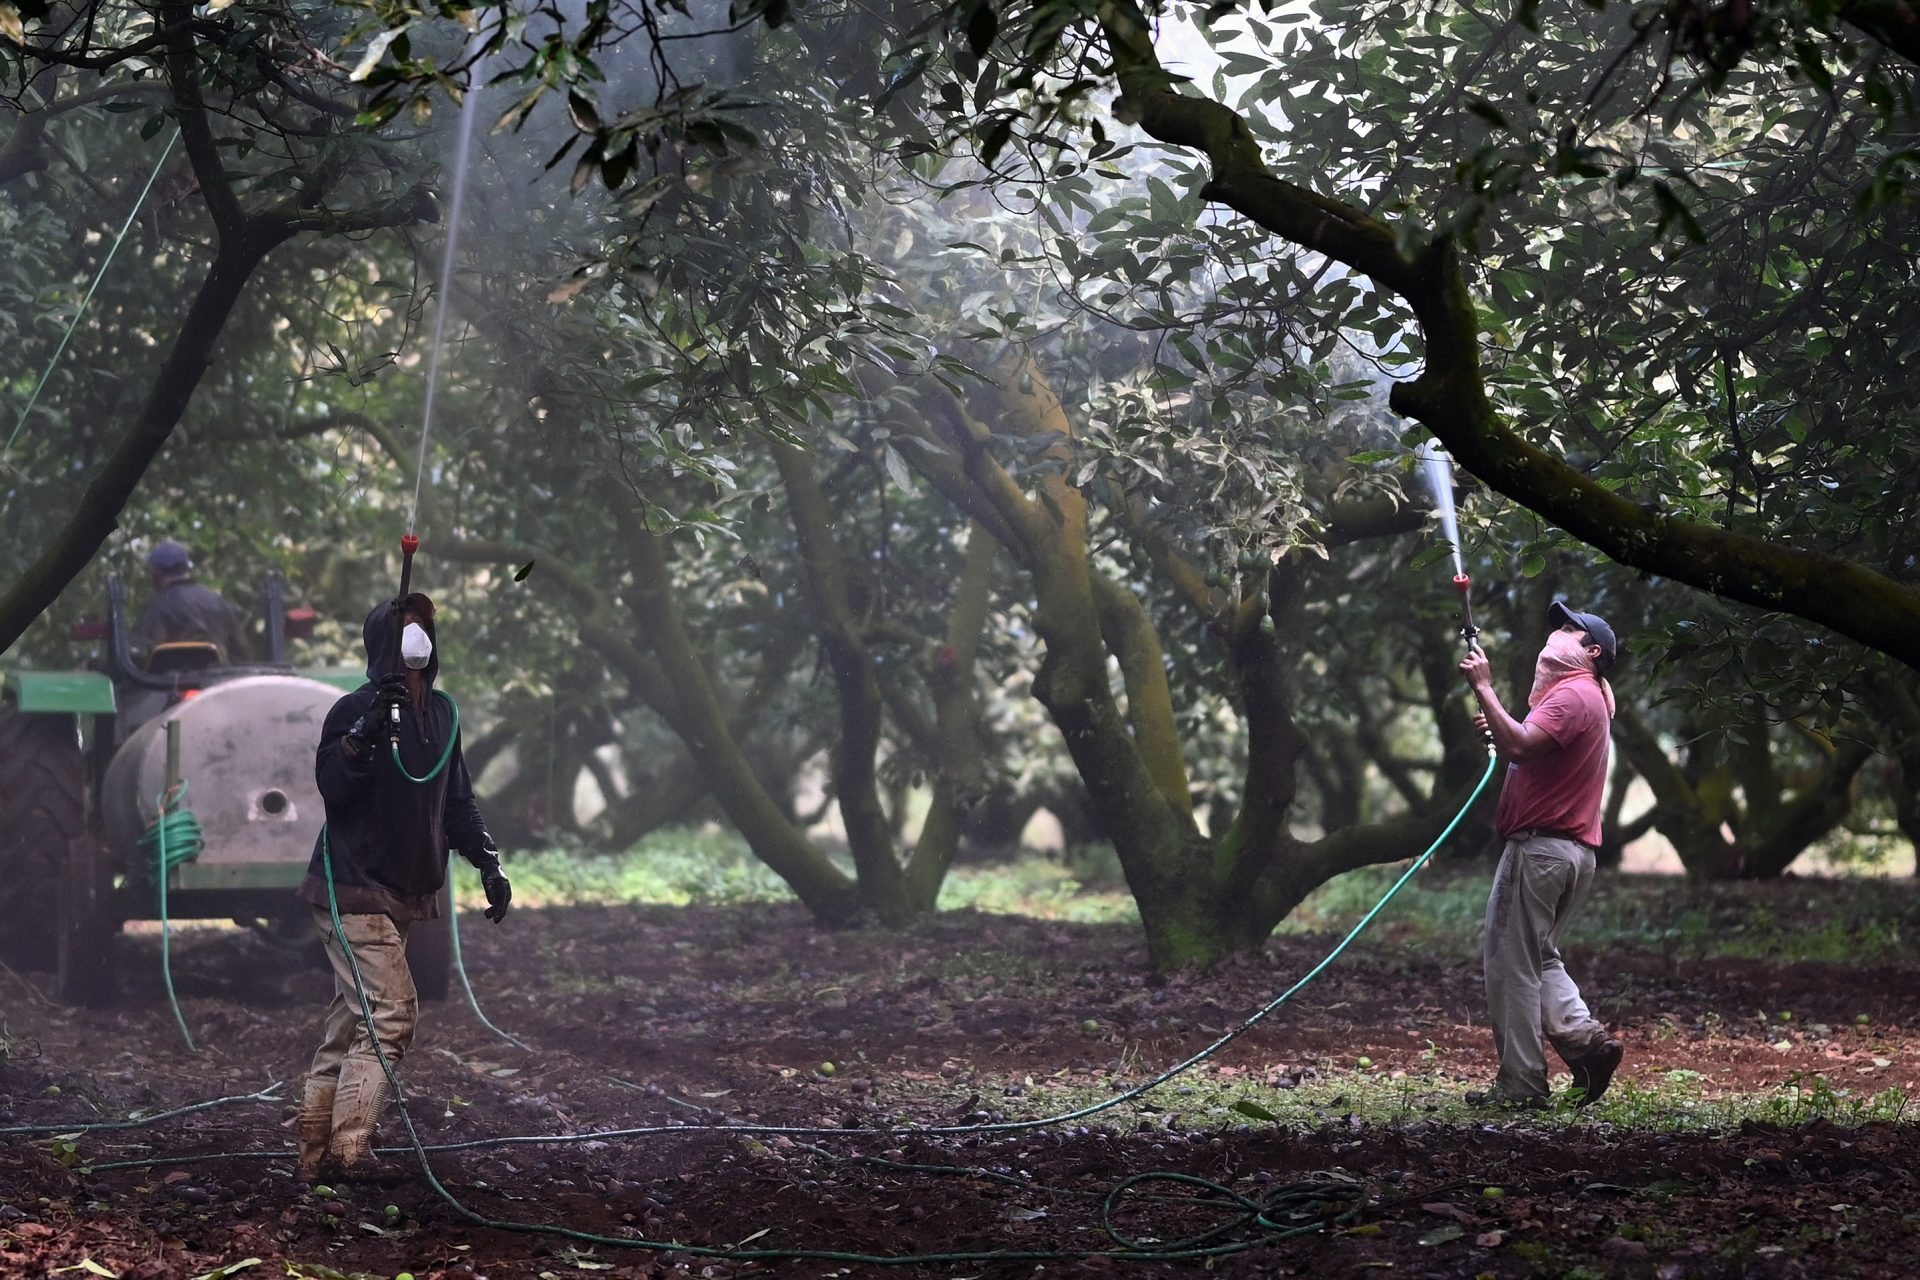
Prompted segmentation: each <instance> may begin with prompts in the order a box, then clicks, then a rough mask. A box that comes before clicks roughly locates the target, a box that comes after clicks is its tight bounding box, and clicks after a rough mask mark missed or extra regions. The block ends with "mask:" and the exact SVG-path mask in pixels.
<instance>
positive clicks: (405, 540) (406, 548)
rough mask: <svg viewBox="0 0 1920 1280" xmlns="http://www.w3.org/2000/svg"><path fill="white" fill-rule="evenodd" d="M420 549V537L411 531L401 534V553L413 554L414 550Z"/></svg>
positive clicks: (405, 554)
mask: <svg viewBox="0 0 1920 1280" xmlns="http://www.w3.org/2000/svg"><path fill="white" fill-rule="evenodd" d="M419 549H420V539H419V538H417V537H415V536H414V535H413V534H411V533H403V534H401V535H400V554H401V555H403V556H411V555H412V554H413V553H414V552H416V551H418V550H419Z"/></svg>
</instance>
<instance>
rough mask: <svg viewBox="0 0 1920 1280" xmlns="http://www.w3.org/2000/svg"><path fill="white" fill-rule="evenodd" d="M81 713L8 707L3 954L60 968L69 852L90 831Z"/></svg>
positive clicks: (1, 769) (2, 774) (1, 768)
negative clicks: (61, 918)
mask: <svg viewBox="0 0 1920 1280" xmlns="http://www.w3.org/2000/svg"><path fill="white" fill-rule="evenodd" d="M86 776H87V770H86V761H85V758H84V757H83V756H82V755H81V753H80V737H79V733H78V731H77V730H76V728H75V725H74V718H73V717H72V716H65V715H28V714H26V713H24V712H22V711H20V710H18V709H16V708H14V707H11V706H5V705H0V889H3V891H0V958H4V959H5V960H6V962H7V963H8V964H12V965H19V966H22V967H25V968H34V969H52V968H54V967H55V964H56V955H57V952H58V950H59V907H60V901H61V893H62V884H63V882H64V881H65V878H66V871H67V850H68V849H69V848H70V847H71V846H72V845H73V844H74V843H75V842H77V841H78V840H80V839H81V837H82V836H84V835H85V834H86V827H87V798H86Z"/></svg>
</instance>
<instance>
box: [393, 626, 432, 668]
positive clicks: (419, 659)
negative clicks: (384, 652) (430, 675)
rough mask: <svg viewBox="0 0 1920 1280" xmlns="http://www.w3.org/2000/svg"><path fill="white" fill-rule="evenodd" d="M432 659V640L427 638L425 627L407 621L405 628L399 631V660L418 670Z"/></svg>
mask: <svg viewBox="0 0 1920 1280" xmlns="http://www.w3.org/2000/svg"><path fill="white" fill-rule="evenodd" d="M432 659H433V641H432V640H431V639H429V638H428V636H427V632H426V628H424V627H422V626H421V625H420V624H419V623H417V622H409V623H408V624H407V629H406V630H405V631H402V632H401V633H400V660H401V661H402V662H404V663H406V664H407V665H408V666H409V667H411V668H413V669H414V670H415V671H418V670H420V669H421V668H422V667H424V666H426V665H427V663H428V662H430V661H432Z"/></svg>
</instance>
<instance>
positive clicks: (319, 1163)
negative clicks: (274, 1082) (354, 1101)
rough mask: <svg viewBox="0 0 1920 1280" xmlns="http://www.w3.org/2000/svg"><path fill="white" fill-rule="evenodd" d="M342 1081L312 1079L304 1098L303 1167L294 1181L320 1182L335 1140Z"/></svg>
mask: <svg viewBox="0 0 1920 1280" xmlns="http://www.w3.org/2000/svg"><path fill="white" fill-rule="evenodd" d="M338 1083H339V1082H338V1079H337V1078H336V1077H334V1076H308V1077H307V1083H306V1089H305V1091H304V1092H303V1093H302V1094H301V1095H300V1163H299V1165H298V1167H296V1168H295V1170H294V1175H293V1176H294V1177H296V1178H298V1179H299V1180H300V1181H302V1182H319V1181H320V1180H321V1178H322V1169H323V1166H324V1165H325V1164H326V1161H327V1148H328V1146H329V1144H330V1143H331V1141H332V1139H333V1097H334V1092H335V1087H336V1085H337V1084H338Z"/></svg>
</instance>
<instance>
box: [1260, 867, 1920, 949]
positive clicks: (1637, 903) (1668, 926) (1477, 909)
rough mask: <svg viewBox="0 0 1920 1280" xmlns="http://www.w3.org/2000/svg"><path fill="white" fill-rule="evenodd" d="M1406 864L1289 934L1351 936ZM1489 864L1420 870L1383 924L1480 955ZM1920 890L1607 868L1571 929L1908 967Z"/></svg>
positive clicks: (1308, 904) (1337, 891)
mask: <svg viewBox="0 0 1920 1280" xmlns="http://www.w3.org/2000/svg"><path fill="white" fill-rule="evenodd" d="M1400 874H1401V868H1399V867H1365V868H1362V869H1361V870H1358V871H1350V872H1348V873H1347V874H1345V875H1342V876H1337V877H1335V878H1334V879H1332V880H1329V881H1328V882H1327V883H1326V884H1324V885H1321V886H1320V887H1319V888H1318V889H1316V890H1314V891H1313V892H1312V893H1310V894H1308V895H1307V898H1306V900H1305V901H1303V902H1302V903H1301V904H1300V906H1299V907H1297V908H1296V909H1295V910H1294V912H1293V914H1292V915H1290V916H1289V917H1288V918H1287V920H1286V921H1285V922H1284V923H1283V924H1282V925H1281V926H1280V928H1281V929H1282V930H1283V931H1328V930H1341V929H1346V928H1348V927H1350V926H1351V925H1352V923H1353V922H1354V921H1355V920H1357V919H1358V918H1359V917H1360V916H1361V915H1362V914H1363V913H1364V912H1366V910H1367V909H1368V908H1370V907H1371V906H1372V905H1373V904H1374V903H1375V902H1378V901H1379V900H1380V895H1381V894H1383V893H1385V892H1386V891H1387V888H1388V886H1390V885H1391V884H1392V883H1393V882H1394V880H1396V879H1398V878H1399V876H1400ZM1492 879H1493V873H1492V870H1491V868H1472V869H1454V868H1442V869H1435V868H1431V867H1429V868H1428V869H1427V870H1425V871H1422V872H1421V873H1420V875H1419V876H1418V877H1416V878H1415V879H1414V880H1413V882H1412V883H1411V884H1409V885H1408V886H1407V887H1406V888H1405V889H1403V890H1401V891H1400V895H1399V897H1397V898H1395V899H1394V900H1393V902H1392V904H1391V905H1390V906H1388V908H1387V909H1386V911H1384V912H1382V913H1381V916H1380V920H1379V922H1378V924H1379V925H1382V926H1386V927H1387V928H1389V929H1391V930H1393V931H1394V932H1395V933H1396V934H1397V935H1398V936H1399V937H1400V938H1401V940H1402V941H1404V942H1407V943H1409V944H1411V945H1414V946H1421V947H1425V946H1445V947H1450V948H1453V949H1456V950H1457V949H1461V948H1466V949H1472V948H1474V947H1477V946H1478V944H1479V938H1480V928H1481V922H1482V920H1483V918H1484V916H1485V914H1486V907H1487V892H1488V889H1489V888H1490V886H1491V883H1492ZM1917 912H1920V894H1916V893H1915V891H1914V889H1913V888H1912V887H1910V886H1906V885H1898V884H1890V883H1889V882H1888V881H1885V880H1880V879H1867V878H1861V879H1838V880H1827V881H1821V882H1820V883H1819V884H1818V885H1817V886H1815V887H1813V888H1812V889H1808V888H1806V887H1805V886H1804V885H1803V884H1802V883H1801V882H1796V881H1789V880H1777V881H1755V882H1745V883H1728V884H1690V883H1688V882H1686V881H1684V880H1680V879H1677V878H1675V877H1672V876H1651V875H1647V876H1642V875H1632V876H1627V875H1618V874H1615V873H1611V872H1602V873H1601V874H1600V875H1598V876H1597V877H1596V878H1595V879H1594V884H1593V892H1592V894H1591V896H1590V897H1589V898H1588V899H1587V902H1586V904H1585V906H1584V907H1583V908H1582V910H1581V913H1580V918H1579V919H1578V920H1577V921H1576V922H1575V924H1574V926H1573V927H1574V932H1575V936H1576V938H1577V940H1578V942H1579V944H1580V945H1581V946H1582V947H1608V946H1629V947H1634V948H1637V949H1646V948H1647V947H1648V946H1649V945H1651V946H1653V947H1655V948H1657V949H1658V950H1659V951H1660V952H1661V953H1662V954H1663V955H1664V956H1665V957H1666V958H1668V959H1669V960H1672V959H1676V958H1678V959H1703V958H1706V957H1708V956H1723V957H1729V958H1734V959H1748V960H1767V961H1770V962H1774V963H1781V964H1792V963H1796V962H1801V961H1818V962H1825V963H1830V964H1849V965H1858V964H1862V963H1875V962H1881V961H1888V962H1893V961H1904V960H1905V959H1906V958H1907V956H1908V955H1909V953H1910V952H1911V949H1912V944H1913V937H1912V931H1913V922H1914V919H1915V916H1916V913H1917Z"/></svg>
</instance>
